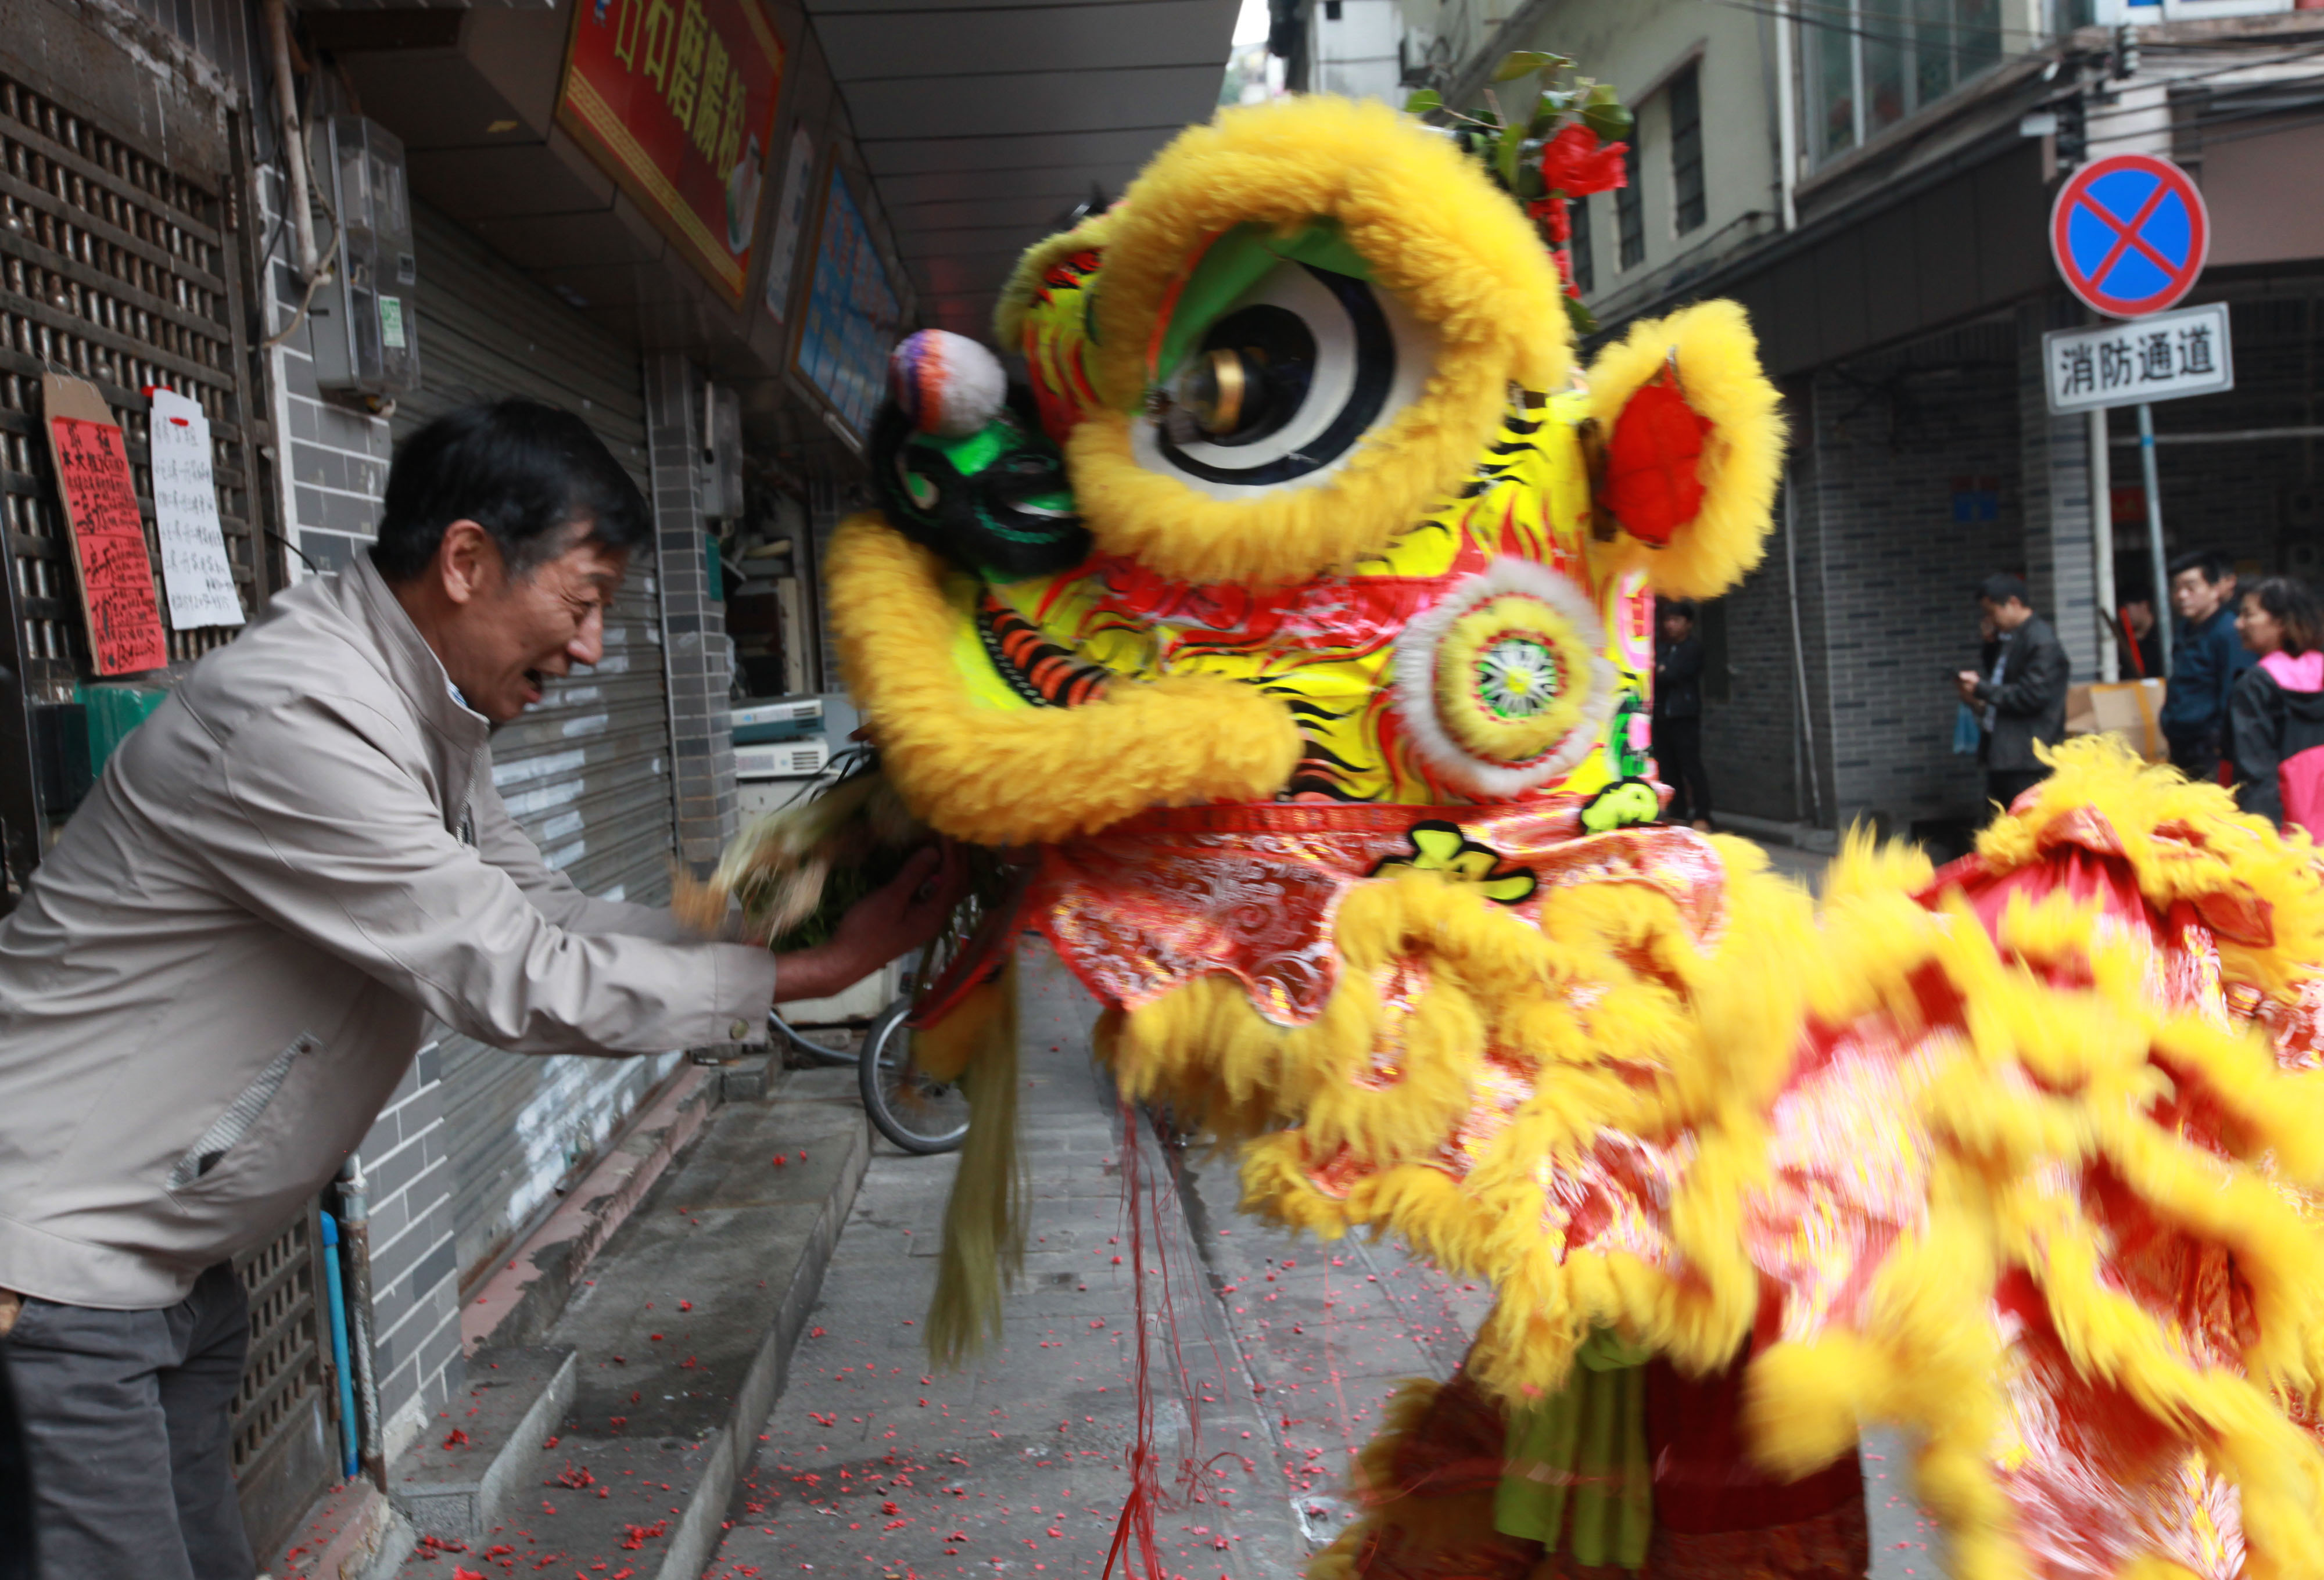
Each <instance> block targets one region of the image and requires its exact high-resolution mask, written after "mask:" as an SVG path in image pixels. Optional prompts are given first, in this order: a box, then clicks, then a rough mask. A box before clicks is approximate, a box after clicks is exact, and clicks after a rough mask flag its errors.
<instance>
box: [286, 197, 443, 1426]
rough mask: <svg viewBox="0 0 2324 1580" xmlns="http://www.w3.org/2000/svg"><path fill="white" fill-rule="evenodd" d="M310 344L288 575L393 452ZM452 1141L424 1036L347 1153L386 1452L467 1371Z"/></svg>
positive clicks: (301, 346) (290, 406) (370, 521)
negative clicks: (330, 399)
mask: <svg viewBox="0 0 2324 1580" xmlns="http://www.w3.org/2000/svg"><path fill="white" fill-rule="evenodd" d="M280 181H281V178H280V176H279V174H278V173H277V172H276V171H274V170H271V169H270V170H263V171H261V172H260V175H259V194H260V202H261V207H262V208H263V212H264V216H265V219H266V224H265V225H264V227H263V231H262V234H266V235H271V236H279V238H280V239H279V241H278V243H277V252H276V255H275V257H274V258H273V259H272V260H270V263H269V267H268V270H267V279H268V281H269V286H270V289H269V291H268V299H269V300H268V310H269V312H270V314H271V315H272V319H271V323H270V325H269V327H268V333H269V334H270V335H272V334H279V333H281V330H282V328H283V326H286V325H288V324H289V323H290V322H291V317H292V315H293V312H294V310H295V309H296V308H297V306H298V302H299V299H300V295H301V294H302V292H301V289H300V286H299V284H298V282H297V280H295V278H294V277H293V275H292V273H291V268H290V266H289V264H288V263H287V262H285V261H284V260H285V259H286V258H287V256H288V253H289V249H290V244H291V243H290V237H289V235H288V234H287V227H281V228H280V229H278V227H277V225H276V224H275V216H276V214H277V213H278V212H279V209H278V205H279V201H280V197H281V189H280ZM309 346H310V339H309V326H307V325H304V324H302V325H300V326H299V327H298V328H297V329H295V330H293V331H292V332H291V335H289V336H288V337H287V338H286V339H285V340H284V341H283V343H282V344H281V345H280V346H278V347H277V348H276V349H275V351H274V353H273V355H272V367H271V368H270V369H269V370H268V372H269V373H270V375H271V377H272V383H273V390H272V396H273V406H274V418H275V429H276V432H277V433H278V434H279V435H281V438H282V444H283V449H284V452H285V455H284V463H285V464H283V465H282V466H281V467H280V468H278V469H277V471H278V474H279V475H281V476H282V478H283V488H284V494H285V497H284V499H283V500H282V501H281V503H282V513H281V519H282V520H284V521H285V522H287V523H289V524H290V525H289V526H288V528H286V530H287V532H288V535H289V536H290V537H291V543H292V544H293V545H294V546H295V547H296V548H297V550H298V552H297V553H294V554H290V555H286V556H285V558H286V559H288V560H289V562H290V574H291V579H292V580H293V581H297V580H299V579H300V578H302V577H304V576H307V575H309V574H314V573H315V572H318V571H335V570H338V569H340V568H341V567H343V566H345V565H346V564H347V563H348V562H349V561H350V560H351V559H353V557H354V556H355V554H356V553H358V552H359V551H360V550H361V549H362V547H363V546H364V545H365V544H366V543H368V542H370V541H371V539H372V538H373V537H374V536H375V535H376V533H377V531H378V526H379V502H380V499H381V496H382V494H383V492H384V491H385V490H386V487H387V466H388V461H389V457H390V452H391V449H392V445H391V441H390V439H389V435H388V425H387V423H386V421H385V420H384V419H383V418H374V417H367V416H365V415H364V414H362V413H360V412H355V411H350V410H347V409H345V408H343V407H338V406H332V405H327V404H326V403H325V402H324V401H323V400H322V399H321V398H320V397H319V395H318V393H317V391H316V388H315V372H314V358H313V354H312V353H311V351H310V349H309ZM301 556H303V558H302V557H301ZM309 562H311V564H310V563H309ZM448 1137H449V1133H448V1131H447V1128H446V1125H445V1120H444V1087H443V1078H442V1068H441V1061H440V1060H439V1059H438V1055H437V1053H436V1051H435V1049H434V1047H433V1046H432V1045H431V1046H430V1047H429V1048H427V1049H425V1050H423V1051H422V1052H420V1056H419V1057H418V1058H417V1059H415V1060H414V1061H412V1065H411V1068H410V1070H406V1071H405V1072H404V1075H403V1079H402V1080H401V1081H400V1082H399V1083H398V1084H397V1086H396V1089H395V1091H394V1094H393V1095H392V1097H391V1098H389V1099H388V1105H387V1107H386V1109H385V1110H384V1111H383V1113H382V1114H381V1115H380V1117H379V1122H378V1123H377V1124H376V1125H373V1126H372V1130H371V1134H369V1135H367V1136H365V1137H364V1142H363V1144H362V1146H361V1147H359V1148H358V1149H357V1150H356V1154H355V1155H356V1157H357V1159H358V1160H359V1161H360V1162H361V1163H362V1165H363V1169H364V1174H365V1176H366V1177H367V1181H368V1184H369V1187H370V1195H369V1201H370V1208H371V1244H372V1333H373V1340H374V1342H373V1374H374V1376H375V1377H376V1378H378V1380H379V1405H380V1414H381V1417H382V1419H383V1422H384V1423H385V1426H386V1432H385V1436H386V1438H387V1448H388V1452H389V1453H390V1455H391V1456H392V1455H393V1454H394V1453H395V1452H396V1451H398V1450H399V1449H400V1448H401V1447H402V1446H403V1445H404V1443H406V1442H408V1441H409V1440H410V1438H412V1437H413V1436H414V1435H416V1434H417V1433H418V1432H419V1430H420V1428H422V1427H424V1426H425V1425H426V1424H427V1422H428V1420H429V1418H430V1416H431V1415H432V1413H433V1412H434V1411H435V1410H438V1409H440V1408H442V1406H443V1404H444V1401H445V1400H446V1399H447V1397H448V1396H449V1394H450V1392H451V1390H452V1389H454V1388H456V1387H457V1386H458V1385H459V1383H460V1382H461V1380H462V1378H463V1376H464V1375H465V1373H464V1371H463V1369H462V1366H461V1361H460V1294H459V1287H458V1281H457V1268H456V1267H455V1266H454V1262H455V1256H454V1252H453V1236H452V1184H453V1181H452V1168H451V1163H450V1162H449V1160H448V1158H447V1155H446V1153H447V1142H448Z"/></svg>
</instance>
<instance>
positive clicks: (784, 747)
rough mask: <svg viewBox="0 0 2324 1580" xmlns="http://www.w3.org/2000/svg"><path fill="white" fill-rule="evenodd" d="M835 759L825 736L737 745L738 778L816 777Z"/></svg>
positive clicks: (735, 770)
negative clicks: (765, 743) (756, 744)
mask: <svg viewBox="0 0 2324 1580" xmlns="http://www.w3.org/2000/svg"><path fill="white" fill-rule="evenodd" d="M830 762H831V747H830V745H829V744H828V743H827V742H825V740H824V739H822V738H821V737H819V736H817V737H815V738H812V739H807V740H781V741H776V742H773V743H771V744H769V745H765V746H737V747H736V748H735V749H734V776H735V777H736V778H738V779H812V778H814V777H815V776H816V775H817V774H820V773H822V772H823V770H824V769H825V767H827V766H828V765H829V764H830Z"/></svg>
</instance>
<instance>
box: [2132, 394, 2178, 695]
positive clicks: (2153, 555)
mask: <svg viewBox="0 0 2324 1580" xmlns="http://www.w3.org/2000/svg"><path fill="white" fill-rule="evenodd" d="M2138 465H2139V471H2140V473H2141V475H2142V476H2143V477H2144V480H2145V482H2146V557H2147V562H2148V564H2149V565H2150V567H2151V568H2150V570H2149V572H2148V574H2150V575H2151V576H2153V579H2154V624H2155V628H2156V629H2159V630H2160V631H2161V632H2162V633H2163V675H2164V676H2165V677H2166V679H2167V678H2168V676H2169V675H2170V674H2171V648H2172V640H2171V621H2170V620H2169V619H2168V618H2167V617H2168V615H2169V612H2170V609H2171V569H2170V556H2167V555H2165V554H2164V553H2163V493H2162V490H2161V488H2160V487H2159V485H2158V484H2157V483H2156V482H2155V480H2154V408H2153V407H2152V406H2150V405H2148V404H2147V403H2146V402H2145V401H2144V400H2142V401H2140V402H2139V403H2138Z"/></svg>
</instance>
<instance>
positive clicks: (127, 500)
mask: <svg viewBox="0 0 2324 1580" xmlns="http://www.w3.org/2000/svg"><path fill="white" fill-rule="evenodd" d="M49 428H50V431H51V436H52V437H53V438H54V440H55V442H56V455H57V471H58V474H59V476H60V478H62V480H63V482H64V492H65V509H66V511H67V512H68V514H69V515H70V516H71V518H72V535H73V543H74V546H75V547H77V548H78V551H79V554H80V586H81V602H82V604H83V606H84V607H85V608H86V609H87V610H88V646H89V653H90V655H91V657H94V658H95V660H96V663H97V673H98V674H99V675H131V674H134V673H135V672H137V671H138V670H141V669H160V668H161V667H162V666H165V665H167V664H168V663H169V662H170V649H169V644H168V642H167V641H166V640H165V639H164V638H163V637H162V634H161V610H160V609H159V608H158V607H157V606H156V605H155V603H154V602H153V564H152V561H151V560H149V559H147V558H146V557H145V528H144V526H143V523H142V522H141V521H140V520H139V519H138V515H137V489H136V485H135V484H134V482H131V480H130V476H129V452H128V451H127V450H125V449H124V448H123V447H122V444H121V430H120V429H119V428H117V427H115V426H114V425H113V424H111V423H109V422H89V421H87V420H85V419H83V418H78V417H54V418H50V419H49Z"/></svg>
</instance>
